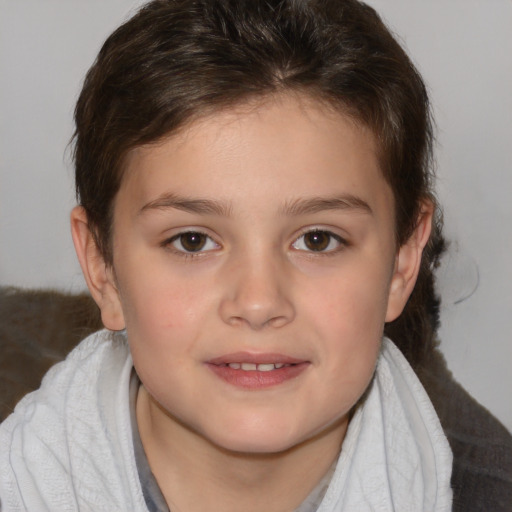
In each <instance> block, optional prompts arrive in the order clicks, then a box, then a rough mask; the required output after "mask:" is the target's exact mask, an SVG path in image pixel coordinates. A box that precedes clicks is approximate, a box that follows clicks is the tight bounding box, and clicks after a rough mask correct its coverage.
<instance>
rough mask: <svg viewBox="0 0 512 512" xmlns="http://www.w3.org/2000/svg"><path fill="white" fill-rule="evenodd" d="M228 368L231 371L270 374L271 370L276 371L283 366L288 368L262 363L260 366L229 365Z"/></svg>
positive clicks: (253, 364) (279, 364)
mask: <svg viewBox="0 0 512 512" xmlns="http://www.w3.org/2000/svg"><path fill="white" fill-rule="evenodd" d="M228 366H229V367H230V368H232V369H233V370H244V371H246V372H254V371H256V370H257V371H259V372H270V371H272V370H278V369H279V368H282V367H283V366H290V365H286V364H284V363H275V364H274V363H262V364H255V363H229V364H228Z"/></svg>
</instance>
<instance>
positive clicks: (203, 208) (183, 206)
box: [139, 193, 231, 217]
mask: <svg viewBox="0 0 512 512" xmlns="http://www.w3.org/2000/svg"><path fill="white" fill-rule="evenodd" d="M168 209H176V210H182V211H185V212H189V213H197V214H199V215H211V214H213V215H221V216H225V217H229V215H230V214H231V207H230V206H229V205H228V204H225V203H222V202H220V201H214V200H211V199H193V198H189V197H183V196H179V195H177V194H172V193H170V194H162V195H161V196H159V197H157V198H156V199H155V200H153V201H150V202H149V203H147V204H145V205H144V206H143V207H142V208H141V209H140V210H139V215H141V214H142V213H144V212H146V211H149V210H168Z"/></svg>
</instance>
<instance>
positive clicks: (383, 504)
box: [0, 331, 452, 512]
mask: <svg viewBox="0 0 512 512" xmlns="http://www.w3.org/2000/svg"><path fill="white" fill-rule="evenodd" d="M111 338H112V336H111V335H110V334H109V333H108V332H107V331H100V332H99V333H96V334H93V335H91V336H90V337H88V338H86V339H85V340H84V341H82V342H81V343H80V344H79V345H78V347H77V348H75V349H74V350H73V352H72V353H71V354H70V355H69V356H68V358H67V359H66V360H65V361H64V362H62V363H60V364H58V365H56V366H54V367H53V368H52V369H51V370H50V371H49V372H48V374H47V375H46V376H45V378H44V379H43V382H42V385H41V387H40V389H39V390H37V391H35V392H33V393H30V394H29V395H27V396H26V397H25V398H24V399H23V400H22V401H21V402H20V403H19V404H18V406H17V407H16V409H15V411H14V413H13V414H11V415H10V416H9V417H8V418H7V419H6V420H5V421H4V422H3V423H2V425H0V500H1V507H0V509H1V510H2V512H21V511H29V512H45V511H49V512H60V511H63V512H64V511H65V512H68V511H81V512H89V511H90V512H100V511H105V512H116V511H119V512H128V511H133V512H138V511H141V512H147V507H146V505H145V501H144V497H143V493H142V489H141V484H140V480H139V475H138V473H137V466H136V462H135V456H134V449H133V438H132V429H131V422H130V405H129V381H130V375H131V372H132V368H133V364H132V360H131V357H130V353H129V350H128V347H127V343H126V342H125V340H123V339H119V338H120V337H119V336H118V337H117V339H114V340H112V339H111ZM451 465H452V455H451V451H450V448H449V445H448V442H447V440H446V438H445V436H444V433H443V431H442V428H441V425H440V423H439V420H438V418H437V415H436V413H435V411H434V408H433V406H432V404H431V403H430V400H429V398H428V396H427V394H426V392H425V391H424V389H423V388H422V386H421V384H420V382H419V381H418V379H417V377H416V375H415V374H414V372H413V370H412V369H411V368H410V366H409V364H408V363H407V361H406V360H405V358H404V357H403V356H402V354H401V353H400V352H399V350H398V349H397V348H396V347H395V346H394V345H393V343H392V342H391V341H389V340H387V339H384V340H383V348H382V351H381V354H380V356H379V360H378V363H377V368H376V374H375V378H374V381H373V383H372V386H371V389H370V391H369V393H368V395H367V397H366V400H365V401H364V403H363V404H362V406H360V407H359V408H358V409H357V412H356V413H355V415H354V417H353V418H352V420H351V422H350V425H349V428H348V431H347V435H346V437H345V440H344V442H343V446H342V450H341V454H340V457H339V460H338V463H337V466H336V470H335V472H334V474H333V477H332V479H331V482H330V484H329V487H328V489H327V491H326V494H325V496H324V498H323V500H322V502H321V504H320V506H319V508H318V512H339V511H350V512H365V511H397V512H415V511H417V512H448V511H449V510H450V509H451V489H450V476H451Z"/></svg>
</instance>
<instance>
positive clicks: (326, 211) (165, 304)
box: [0, 0, 452, 512]
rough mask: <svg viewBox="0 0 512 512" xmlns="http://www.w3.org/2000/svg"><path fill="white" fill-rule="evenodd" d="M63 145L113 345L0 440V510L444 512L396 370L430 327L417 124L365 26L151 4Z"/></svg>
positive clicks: (428, 437) (337, 3) (278, 6)
mask: <svg viewBox="0 0 512 512" xmlns="http://www.w3.org/2000/svg"><path fill="white" fill-rule="evenodd" d="M75 119H76V134H75V143H76V146H75V164H76V187H77V194H78V198H79V206H78V207H76V208H75V209H74V210H73V212H72V215H71V224H72V233H73V239H74V243H75V247H76V250H77V254H78V258H79V260H80V263H81V266H82V269H83V272H84V275H85V278H86V281H87V284H88V287H89V289H90V292H91V294H92V296H93V297H94V299H95V300H96V302H97V304H98V306H99V308H100V310H101V315H102V320H103V323H104V325H105V327H106V328H107V329H108V330H105V331H100V332H99V333H97V334H95V335H92V336H91V337H89V338H87V339H86V340H84V341H83V342H82V343H81V344H80V345H79V347H78V348H77V349H76V350H75V351H74V352H73V353H72V354H71V355H70V356H69V357H68V359H67V360H66V361H65V362H64V363H62V364H60V365H57V366H56V367H54V368H53V369H52V370H51V371H50V372H49V374H48V375H47V376H46V378H45V380H44V382H43V384H42V386H41V388H40V390H39V391H38V392H36V393H33V394H31V395H29V396H28V397H26V398H25V399H24V400H23V401H22V402H21V403H20V405H19V406H18V407H17V409H16V411H15V413H14V414H13V415H11V416H10V417H9V418H8V419H7V420H6V421H5V422H4V423H3V424H2V426H1V428H0V446H1V447H2V450H1V454H0V475H1V476H0V498H1V500H2V506H3V510H5V511H14V510H16V511H17V510H30V511H43V510H51V511H60V510H66V511H67V510H80V511H86V510H87V511H88V510H91V511H93V510H94V511H98V510H106V511H107V510H108V511H128V510H130V511H131V510H134V511H138V510H140V511H147V510H149V511H153V510H158V511H162V510H171V511H173V512H174V511H187V512H188V511H208V510H210V511H235V510H237V511H238V510H244V511H253V510H254V511H256V510H258V511H261V510H265V511H293V510H297V511H301V512H305V511H314V510H318V511H322V512H327V511H340V510H348V511H366V510H397V511H415V510H417V511H447V510H450V507H451V489H450V475H451V462H452V456H451V451H450V448H449V445H448V443H447V440H446V438H445V436H444V434H443V430H442V428H441V425H440V423H439V421H438V419H437V416H436V413H435V411H434V409H433V407H432V404H431V403H430V401H429V399H428V397H427V395H426V393H425V391H424V390H423V388H422V386H421V384H420V383H419V381H418V380H417V378H416V376H415V374H414V372H413V370H412V369H411V367H410V366H409V364H408V363H407V361H406V359H405V357H404V355H402V352H403V354H405V356H406V357H407V359H408V360H409V361H410V362H411V363H412V364H413V365H418V364H420V362H421V361H422V360H423V358H425V357H427V356H428V354H429V353H430V352H431V350H432V349H433V347H434V334H435V327H436V319H437V308H438V302H437V300H436V298H435V296H434V293H433V275H432V272H433V268H434V267H435V265H436V263H437V259H438V257H439V254H440V253H441V251H442V248H443V239H442V237H441V233H440V226H439V214H438V211H437V208H436V201H435V198H434V195H433V192H432V188H431V187H432V175H431V167H430V158H431V128H430V118H429V108H428V98H427V95H426V92H425V87H424V85H423V82H422V80H421V78H420V77H419V75H418V73H417V72H416V70H415V69H414V67H413V65H412V64H411V62H410V61H409V59H408V58H407V56H406V55H405V53H404V52H403V50H402V49H401V48H400V46H399V45H398V44H397V42H396V41H395V40H394V39H393V37H392V36H391V35H390V33H389V32H388V30H387V29H386V28H385V27H384V26H383V24H382V22H381V21H380V19H379V18H378V16H377V15H376V13H375V12H374V11H373V10H372V9H371V8H369V7H367V6H366V5H364V4H361V3H359V2H357V1H355V0H321V1H319V0H318V1H314V0H310V1H307V0H303V1H300V0H279V1H278V0H265V1H259V0H258V1H255V0H250V1H240V0H236V1H235V0H155V1H153V2H150V3H149V4H148V5H147V6H146V7H144V8H142V9H141V10H140V12H139V13H137V14H136V15H135V16H134V17H133V18H132V19H131V20H129V21H128V22H127V23H125V24H124V25H123V26H121V27H120V28H119V29H118V30H117V31H115V32H114V33H113V34H112V35H111V36H110V38H109V39H108V40H107V42H106V43H105V45H104V46H103V48H102V50H101V51H100V54H99V56H98V58H97V60H96V62H95V64H94V65H93V67H92V68H91V70H90V71H89V73H88V75H87V77H86V80H85V84H84V87H83V90H82V93H81V95H80V98H79V100H78V104H77V107H76V113H75ZM384 333H386V334H387V335H389V336H390V337H391V338H392V339H393V341H390V339H388V338H386V337H384V338H383V334H384ZM393 342H394V343H396V345H397V346H398V347H399V348H400V350H398V348H397V347H396V346H395V344H394V343H393Z"/></svg>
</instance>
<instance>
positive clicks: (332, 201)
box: [281, 194, 373, 215]
mask: <svg viewBox="0 0 512 512" xmlns="http://www.w3.org/2000/svg"><path fill="white" fill-rule="evenodd" d="M326 210H353V211H356V212H357V211H359V212H361V213H366V214H369V215H373V211H372V209H371V207H370V205H369V204H368V203H367V202H366V201H364V200H363V199H361V198H360V197H357V196H354V195H351V194H345V195H342V196H335V197H312V198H308V199H296V200H294V201H290V202H287V203H285V205H284V207H283V208H282V209H281V213H282V214H284V215H305V214H308V213H318V212H323V211H326Z"/></svg>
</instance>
